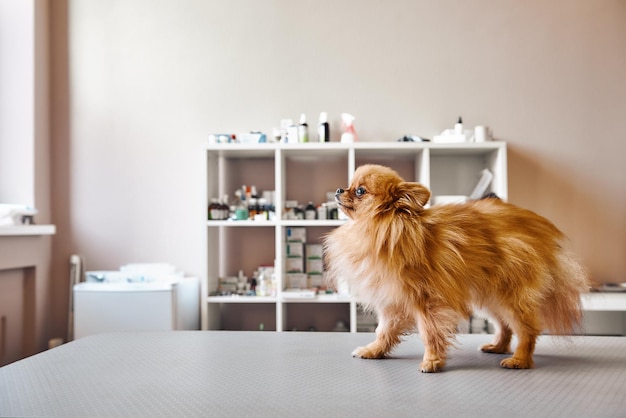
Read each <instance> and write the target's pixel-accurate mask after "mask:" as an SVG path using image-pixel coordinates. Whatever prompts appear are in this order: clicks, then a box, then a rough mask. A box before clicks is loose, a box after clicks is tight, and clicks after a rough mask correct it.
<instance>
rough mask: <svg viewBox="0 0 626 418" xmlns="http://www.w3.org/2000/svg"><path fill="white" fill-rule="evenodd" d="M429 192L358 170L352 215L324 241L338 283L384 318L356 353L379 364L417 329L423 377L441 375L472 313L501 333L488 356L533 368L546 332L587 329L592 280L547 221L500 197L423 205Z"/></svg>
mask: <svg viewBox="0 0 626 418" xmlns="http://www.w3.org/2000/svg"><path fill="white" fill-rule="evenodd" d="M429 198H430V191H429V190H428V189H427V188H425V187H424V186H422V185H421V184H419V183H412V182H405V181H404V180H403V179H402V178H401V177H400V176H399V175H398V174H397V173H396V172H395V171H394V170H392V169H390V168H387V167H383V166H378V165H365V166H361V167H359V168H358V169H357V171H356V172H355V173H354V178H353V181H352V183H351V185H350V187H349V188H348V189H346V190H342V189H339V190H338V191H337V195H336V200H337V202H338V204H339V207H340V208H341V210H342V211H343V212H344V213H345V214H346V215H347V216H348V217H349V218H350V220H349V221H348V222H346V223H345V224H344V225H342V226H341V227H339V228H336V229H335V230H333V231H332V232H331V233H330V234H328V235H327V236H326V237H325V239H324V247H325V257H326V262H327V265H328V270H329V276H330V278H331V280H332V281H335V282H339V281H345V282H346V283H347V285H348V287H349V290H350V293H351V294H352V295H353V296H354V297H355V298H356V300H357V301H359V302H360V303H362V304H363V305H364V306H365V307H366V308H369V309H373V310H374V311H375V312H376V314H377V315H378V321H379V322H378V327H377V328H376V340H375V341H374V342H372V343H370V344H369V345H367V346H365V347H359V348H357V349H356V350H355V351H354V352H353V356H356V357H361V358H382V357H384V356H385V355H387V354H388V353H389V352H390V351H391V350H392V348H393V347H394V346H395V345H396V344H398V343H399V342H400V337H401V335H402V333H403V332H406V331H409V330H411V329H414V328H415V326H416V325H417V327H418V329H419V333H420V336H421V338H422V340H423V342H424V345H425V352H424V358H423V361H422V363H421V371H423V372H436V371H440V370H441V369H442V368H443V367H444V365H445V362H446V356H447V351H448V347H449V345H450V344H451V342H452V340H453V339H454V334H455V332H456V329H457V325H458V323H459V321H460V320H461V319H467V318H468V317H469V315H470V314H471V312H472V310H473V308H474V307H479V308H481V309H482V310H484V311H487V312H488V313H489V314H490V316H492V317H493V319H494V320H495V321H496V323H497V325H498V331H497V333H496V335H495V339H494V341H493V343H492V344H487V345H485V346H483V347H481V350H482V351H483V352H487V353H509V352H510V344H511V337H512V335H513V333H515V334H516V335H517V339H518V344H517V347H516V350H515V352H514V353H513V356H512V357H510V358H506V359H504V360H502V362H501V363H500V365H501V366H502V367H505V368H509V369H527V368H532V367H533V357H532V356H533V351H534V349H535V341H536V339H537V337H538V336H539V334H540V333H541V332H542V331H543V330H548V331H550V332H551V333H554V334H568V333H571V332H572V331H573V330H574V328H575V327H576V326H577V325H578V324H579V323H580V320H581V309H580V293H581V292H584V291H586V290H588V284H587V278H586V276H585V274H584V272H583V270H582V268H581V267H580V265H579V264H578V263H577V262H576V261H574V260H573V259H572V258H571V257H570V256H569V255H568V254H567V253H566V252H565V250H564V249H563V248H562V247H561V242H562V241H563V238H564V236H563V233H561V231H559V230H558V229H557V228H556V227H555V226H554V225H553V224H552V223H551V222H550V221H548V220H547V219H545V218H543V217H541V216H539V215H537V214H535V213H533V212H531V211H529V210H525V209H522V208H519V207H516V206H514V205H512V204H509V203H506V202H504V201H502V200H500V199H495V198H491V199H483V200H477V201H472V202H469V203H463V204H452V205H440V206H433V207H431V208H424V206H425V205H426V203H427V202H428V200H429Z"/></svg>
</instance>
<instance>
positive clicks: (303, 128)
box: [298, 113, 309, 142]
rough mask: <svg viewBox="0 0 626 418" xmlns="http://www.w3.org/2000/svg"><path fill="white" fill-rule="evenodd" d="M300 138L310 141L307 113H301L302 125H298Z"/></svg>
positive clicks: (302, 140)
mask: <svg viewBox="0 0 626 418" xmlns="http://www.w3.org/2000/svg"><path fill="white" fill-rule="evenodd" d="M298 138H299V139H300V142H309V125H308V124H307V123H306V115H305V114H304V113H302V114H301V115H300V125H298Z"/></svg>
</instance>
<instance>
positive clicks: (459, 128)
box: [454, 116, 463, 135]
mask: <svg viewBox="0 0 626 418" xmlns="http://www.w3.org/2000/svg"><path fill="white" fill-rule="evenodd" d="M454 133H455V134H457V135H463V119H462V118H461V117H460V116H459V120H458V121H457V122H456V125H454Z"/></svg>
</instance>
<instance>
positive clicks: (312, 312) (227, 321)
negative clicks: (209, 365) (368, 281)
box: [202, 141, 508, 332]
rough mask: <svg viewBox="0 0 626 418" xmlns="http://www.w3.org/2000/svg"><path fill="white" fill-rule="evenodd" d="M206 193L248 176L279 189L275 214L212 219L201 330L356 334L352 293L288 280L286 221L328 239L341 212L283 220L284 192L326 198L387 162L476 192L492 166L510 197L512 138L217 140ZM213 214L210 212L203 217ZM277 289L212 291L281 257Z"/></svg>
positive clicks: (408, 174) (457, 191)
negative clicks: (362, 170) (363, 168)
mask: <svg viewBox="0 0 626 418" xmlns="http://www.w3.org/2000/svg"><path fill="white" fill-rule="evenodd" d="M206 154H207V155H206V162H207V166H206V173H207V177H206V180H207V181H206V188H205V190H206V199H205V202H207V205H208V201H209V199H210V198H211V197H221V196H223V195H225V194H228V195H230V196H232V195H233V192H234V190H236V189H238V188H240V187H241V185H242V184H247V185H250V184H254V185H256V187H257V189H258V190H260V191H263V190H275V202H274V204H275V207H276V220H274V221H205V227H206V230H207V233H206V246H205V249H206V254H207V259H206V272H205V274H204V277H203V280H202V295H203V297H205V298H206V299H205V301H204V303H203V304H202V328H203V329H259V325H260V324H263V329H265V330H277V331H287V330H291V329H298V330H301V329H307V327H309V326H314V327H315V328H316V329H318V330H320V331H330V330H331V329H332V327H333V326H334V324H335V323H336V322H337V321H338V320H342V321H344V322H345V323H346V324H347V325H348V327H349V330H350V331H351V332H356V331H357V329H358V324H357V304H356V302H355V301H354V300H351V299H350V298H349V297H345V296H344V297H342V296H337V295H323V296H317V297H315V298H314V299H288V298H286V297H285V295H284V293H283V291H282V289H283V288H284V282H285V280H284V273H285V259H286V256H285V255H284V244H285V230H286V228H287V227H305V228H306V229H307V243H321V238H322V237H323V236H324V235H325V234H326V233H328V232H330V231H331V230H332V229H333V228H336V227H338V226H340V225H341V224H342V223H343V222H345V221H342V220H302V221H294V220H283V219H282V215H283V208H284V203H285V201H286V200H297V201H299V202H300V203H306V202H308V201H313V202H315V203H317V204H319V203H322V202H324V201H325V200H326V192H329V191H335V190H336V189H337V188H339V187H345V186H347V185H348V184H349V182H350V180H351V178H352V174H353V173H354V171H355V169H356V168H357V167H358V166H360V165H363V164H368V163H375V164H382V165H387V166H390V167H392V168H393V169H395V170H396V171H398V173H399V174H400V175H401V176H402V177H404V179H405V180H407V181H417V182H420V183H422V184H424V185H426V186H428V187H429V188H430V189H431V191H432V194H433V195H434V196H436V195H468V196H469V194H470V193H471V192H472V190H473V188H474V186H475V184H476V183H477V182H478V179H479V178H480V173H481V170H483V169H485V168H488V169H489V170H491V172H492V173H493V175H494V177H493V181H492V182H491V185H490V187H489V189H488V191H491V192H493V193H496V194H497V195H498V196H500V197H501V198H503V199H507V197H508V190H507V156H506V144H505V143H504V142H499V141H492V142H483V143H458V144H435V143H429V142H426V143H418V142H414V143H413V142H358V143H354V144H342V143H304V144H282V143H281V144H278V143H264V144H216V145H209V146H207V148H206ZM205 219H206V218H205ZM274 261H275V265H274V267H275V273H276V278H277V281H278V293H277V296H276V297H252V296H250V297H246V296H208V295H209V293H210V292H211V291H213V290H215V289H217V284H218V279H219V278H220V277H226V276H235V275H236V274H237V272H238V271H239V270H243V271H244V272H245V273H246V274H247V275H250V274H251V273H252V271H254V270H255V269H256V268H257V267H258V266H259V265H268V264H274Z"/></svg>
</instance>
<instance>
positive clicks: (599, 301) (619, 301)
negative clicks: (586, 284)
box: [582, 292, 626, 312]
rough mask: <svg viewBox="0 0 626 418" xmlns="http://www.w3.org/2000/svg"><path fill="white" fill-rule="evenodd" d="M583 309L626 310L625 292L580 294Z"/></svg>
mask: <svg viewBox="0 0 626 418" xmlns="http://www.w3.org/2000/svg"><path fill="white" fill-rule="evenodd" d="M582 301H583V310H585V311H622V312H624V311H626V292H620V293H610V292H594V293H588V294H585V295H583V296H582Z"/></svg>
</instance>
